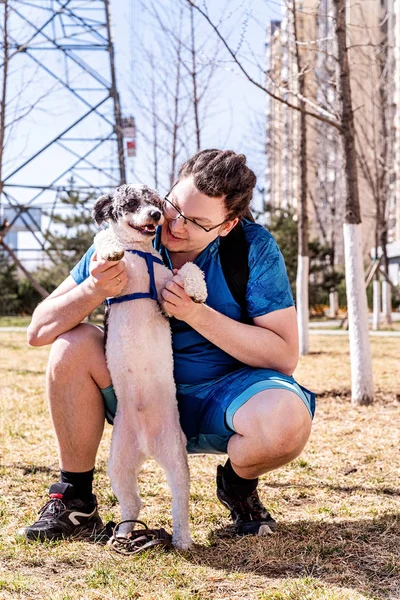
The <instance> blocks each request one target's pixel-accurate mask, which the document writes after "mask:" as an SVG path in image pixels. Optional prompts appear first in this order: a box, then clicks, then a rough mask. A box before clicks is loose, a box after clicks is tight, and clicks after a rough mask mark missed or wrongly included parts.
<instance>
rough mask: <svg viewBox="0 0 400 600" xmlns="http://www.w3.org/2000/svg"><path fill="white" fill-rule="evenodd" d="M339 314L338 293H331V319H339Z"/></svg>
mask: <svg viewBox="0 0 400 600" xmlns="http://www.w3.org/2000/svg"><path fill="white" fill-rule="evenodd" d="M338 312H339V295H338V293H337V292H329V316H330V317H331V319H334V318H335V317H337V315H338Z"/></svg>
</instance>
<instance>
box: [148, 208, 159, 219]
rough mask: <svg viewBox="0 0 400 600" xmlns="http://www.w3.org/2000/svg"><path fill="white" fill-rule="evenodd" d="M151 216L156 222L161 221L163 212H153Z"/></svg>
mask: <svg viewBox="0 0 400 600" xmlns="http://www.w3.org/2000/svg"><path fill="white" fill-rule="evenodd" d="M150 216H151V218H152V219H153V220H154V221H159V220H160V219H161V212H160V211H159V210H152V211H151V213H150Z"/></svg>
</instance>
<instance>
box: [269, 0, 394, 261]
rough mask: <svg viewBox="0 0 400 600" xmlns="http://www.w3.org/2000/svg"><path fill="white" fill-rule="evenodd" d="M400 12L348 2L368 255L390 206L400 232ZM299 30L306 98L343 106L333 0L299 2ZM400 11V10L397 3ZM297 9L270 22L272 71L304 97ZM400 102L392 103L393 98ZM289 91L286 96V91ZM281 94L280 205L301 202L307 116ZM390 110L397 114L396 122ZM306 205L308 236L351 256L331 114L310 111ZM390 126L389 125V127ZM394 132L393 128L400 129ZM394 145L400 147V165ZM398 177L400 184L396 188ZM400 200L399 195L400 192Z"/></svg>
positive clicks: (276, 192) (272, 120)
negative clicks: (325, 117) (321, 116)
mask: <svg viewBox="0 0 400 600" xmlns="http://www.w3.org/2000/svg"><path fill="white" fill-rule="evenodd" d="M393 3H394V4H395V5H396V6H397V8H396V10H397V11H400V0H363V2H354V3H350V4H349V12H348V47H349V61H350V69H351V86H352V97H353V108H354V118H355V128H356V136H357V152H358V157H359V163H358V183H359V193H360V206H361V218H362V240H363V252H364V256H365V258H366V260H367V259H368V256H369V253H370V248H371V247H373V246H375V240H376V235H377V227H376V224H377V219H379V217H380V215H381V217H382V214H384V216H385V217H387V216H388V215H389V213H390V215H391V219H390V232H389V235H390V236H391V237H390V239H400V231H399V229H400V218H399V204H400V203H399V200H398V199H399V198H400V178H399V180H398V181H395V182H394V183H393V182H392V184H391V185H390V189H393V192H392V194H391V196H390V197H388V189H389V183H390V178H391V177H392V179H393V173H394V172H400V170H399V167H400V51H399V52H397V53H395V60H394V59H392V57H391V54H390V51H389V48H390V47H391V44H392V42H391V41H390V40H391V39H392V38H391V36H394V30H393V27H394V25H393V19H392V18H389V16H390V10H391V4H393ZM296 4H297V11H296V15H297V16H296V18H297V25H298V28H297V29H298V38H299V46H300V52H301V60H302V64H303V68H304V69H305V73H306V79H307V84H306V97H307V98H308V99H309V100H311V101H312V102H314V103H315V104H317V105H318V106H319V107H321V108H323V109H325V110H326V111H327V112H329V113H330V114H332V115H337V116H339V115H340V104H339V97H338V70H337V61H336V59H335V55H336V44H335V32H334V19H333V8H332V0H320V1H317V0H304V1H303V2H297V3H296ZM399 14H400V12H399ZM396 28H397V29H396V31H395V34H396V36H397V37H396V39H397V42H396V44H395V48H397V49H399V48H400V17H399V18H398V19H397V24H396ZM293 32H294V27H293V13H292V10H291V9H290V7H287V6H285V8H284V9H283V13H282V21H281V22H280V23H279V24H277V23H276V22H274V24H273V25H272V24H271V26H270V27H269V32H268V36H267V38H268V51H267V60H268V63H267V71H268V82H267V83H269V87H270V88H271V87H272V88H273V89H275V90H280V91H281V92H282V90H287V91H285V94H286V97H290V98H291V100H292V101H294V102H296V91H297V70H296V55H295V50H294V48H295V44H294V35H293ZM393 62H395V64H396V68H397V69H398V71H397V75H396V77H394V80H395V82H396V83H395V89H394V90H392V88H391V86H390V85H389V83H390V82H391V81H392V79H391V77H390V76H389V74H388V73H389V72H390V71H391V69H392V68H393V67H392V64H393ZM393 96H394V98H395V103H394V105H395V107H397V105H398V107H399V108H398V112H397V111H396V110H394V109H392V107H391V102H392V97H393ZM284 97H285V96H284ZM279 104H281V103H280V102H279V101H277V100H271V99H269V100H268V109H267V137H268V144H267V151H268V168H267V179H268V177H270V179H269V187H268V190H267V196H266V201H268V202H269V203H270V204H271V205H272V206H279V207H281V206H292V207H293V208H296V205H297V198H298V197H299V193H300V192H299V189H300V187H299V186H300V182H299V169H298V164H299V157H298V147H299V146H298V141H299V133H300V132H299V122H300V121H299V116H298V113H297V114H295V111H294V110H293V109H290V108H288V107H286V106H282V105H281V106H278V105H279ZM392 110H394V112H395V114H396V119H397V121H396V125H395V127H394V131H393V129H392V127H391V122H392ZM307 122H308V125H307V134H308V135H307V137H308V144H307V145H308V148H307V163H308V177H307V183H308V210H309V217H310V219H309V220H310V238H315V237H317V238H318V239H319V240H320V241H321V242H324V243H328V244H329V245H330V246H331V247H333V248H334V254H335V264H343V262H344V258H343V253H344V249H343V235H342V224H343V219H344V205H345V198H346V186H345V179H344V159H343V148H342V140H341V137H340V134H339V132H338V130H337V129H336V128H334V127H332V126H331V125H329V124H327V123H323V122H321V121H319V120H317V119H314V118H312V117H307ZM386 130H388V133H387V134H385V131H386ZM394 132H396V135H397V137H396V141H394V137H393V140H392V134H393V136H394V135H395V133H394ZM393 148H399V151H398V152H397V155H398V159H397V160H398V166H397V168H394V166H393V161H392V157H393V156H394V154H393ZM396 186H398V187H399V190H398V191H397V190H395V188H396ZM395 199H397V200H396V201H395Z"/></svg>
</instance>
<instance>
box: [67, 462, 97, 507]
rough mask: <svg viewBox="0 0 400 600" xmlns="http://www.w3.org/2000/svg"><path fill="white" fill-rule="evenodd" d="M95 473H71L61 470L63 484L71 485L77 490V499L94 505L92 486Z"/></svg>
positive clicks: (92, 471)
mask: <svg viewBox="0 0 400 600" xmlns="http://www.w3.org/2000/svg"><path fill="white" fill-rule="evenodd" d="M93 473H94V469H92V470H91V471H86V472H85V473H70V472H69V471H63V470H62V469H61V470H60V476H61V477H60V480H61V483H71V484H72V485H73V486H74V489H75V497H76V498H79V499H80V500H83V501H84V502H87V503H88V504H93V495H92V485H93Z"/></svg>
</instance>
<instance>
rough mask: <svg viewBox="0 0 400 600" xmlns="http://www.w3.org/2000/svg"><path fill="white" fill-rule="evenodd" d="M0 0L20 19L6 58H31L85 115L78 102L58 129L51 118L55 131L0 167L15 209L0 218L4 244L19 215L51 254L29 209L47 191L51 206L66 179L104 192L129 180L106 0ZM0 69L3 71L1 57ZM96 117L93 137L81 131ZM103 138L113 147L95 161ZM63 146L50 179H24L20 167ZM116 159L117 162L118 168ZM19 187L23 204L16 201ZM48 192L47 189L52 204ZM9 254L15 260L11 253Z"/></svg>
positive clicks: (6, 202)
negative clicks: (6, 166) (106, 159)
mask: <svg viewBox="0 0 400 600" xmlns="http://www.w3.org/2000/svg"><path fill="white" fill-rule="evenodd" d="M1 2H2V4H3V5H4V4H5V7H7V4H8V6H9V10H10V15H11V16H12V18H13V20H14V23H18V26H19V28H20V31H22V33H21V34H20V36H18V28H16V30H17V35H15V36H14V35H13V34H12V33H10V34H9V41H8V52H9V64H11V62H12V60H13V59H14V57H15V56H18V57H19V59H20V60H21V59H22V60H23V61H25V62H28V63H30V64H32V65H33V66H34V67H35V69H37V70H38V71H40V72H42V73H45V75H44V76H45V77H46V78H48V79H49V80H53V81H54V82H55V85H56V86H57V89H58V90H60V89H62V90H64V93H65V101H66V102H67V101H68V100H69V99H70V100H71V101H72V103H73V105H74V107H79V110H83V114H77V108H75V110H74V111H71V114H68V116H67V121H68V122H67V123H62V126H60V127H58V126H57V120H52V122H51V127H52V128H53V129H54V134H55V135H54V136H51V139H50V140H49V141H46V143H44V144H43V145H41V146H40V147H39V148H38V149H35V150H34V151H33V152H32V153H31V154H29V155H28V156H24V157H23V158H21V159H20V160H18V161H17V162H16V164H14V165H13V168H12V169H11V170H10V171H9V172H7V173H5V172H4V168H3V174H2V176H0V205H1V204H3V206H4V207H11V208H13V209H14V210H15V215H14V217H13V219H12V220H11V221H10V222H8V223H1V222H0V241H1V243H2V245H3V247H6V245H5V244H4V240H3V238H4V235H5V233H6V231H8V230H9V229H10V228H12V226H13V224H14V223H15V221H16V220H17V219H19V220H20V222H21V221H22V222H23V223H24V225H25V226H26V229H27V230H30V231H31V233H32V235H33V236H34V237H35V239H36V241H37V242H38V243H39V246H40V248H41V249H42V250H43V251H44V252H46V253H48V251H47V248H46V234H45V231H44V230H42V228H41V226H40V224H39V223H37V222H35V217H34V215H33V214H32V213H31V212H29V210H28V208H29V207H34V206H38V205H40V203H41V202H43V198H44V196H46V198H47V204H51V205H52V211H53V212H54V211H55V210H56V209H57V203H58V201H59V195H60V193H62V192H65V191H67V190H68V189H69V186H68V179H70V178H71V177H73V178H74V180H75V183H74V189H76V190H82V191H86V192H89V191H97V192H98V193H104V191H105V189H107V188H108V189H109V188H114V187H116V186H117V185H119V184H121V183H126V165H125V153H124V141H123V119H122V115H121V105H120V98H119V94H118V89H117V78H116V66H115V51H114V43H113V39H112V32H111V16H110V0H8V2H7V0H1ZM0 6H1V4H0ZM27 32H28V34H27ZM3 33H4V32H3ZM61 59H62V60H61ZM91 63H92V64H91ZM93 63H94V64H93ZM60 64H61V65H62V66H61V67H60ZM99 67H101V68H99ZM1 68H2V69H4V63H3V65H2V66H1ZM104 71H108V73H104ZM93 117H95V119H96V120H97V123H99V129H101V132H100V133H99V134H97V135H96V133H95V134H94V135H93V133H90V135H89V134H88V132H87V131H85V126H86V127H89V129H90V127H91V126H90V125H89V123H90V121H89V119H92V121H91V123H93ZM100 123H101V126H100ZM105 144H109V147H110V150H108V149H107V152H108V156H109V159H110V160H109V164H106V165H104V164H99V160H98V159H97V158H95V157H96V152H100V149H101V150H103V149H104V148H105V146H104V145H105ZM60 148H61V149H62V151H63V157H64V158H63V160H62V161H61V162H60V164H59V165H58V164H57V166H56V168H55V169H54V165H53V169H54V171H53V172H52V174H51V177H50V178H49V177H48V174H47V173H46V177H47V181H43V184H41V183H39V184H38V183H37V182H35V183H32V182H31V181H29V177H28V178H26V177H25V176H24V170H25V173H28V174H29V173H31V174H32V173H33V172H35V169H36V165H39V164H40V160H43V158H44V156H45V153H49V152H52V151H54V152H55V151H57V152H59V151H60ZM107 148H108V147H107ZM46 156H49V154H47V155H46ZM66 156H68V159H67V158H66ZM114 161H117V164H118V169H117V174H115V171H116V169H115V167H114V166H113V162H114ZM46 177H43V179H46ZM49 179H50V180H49ZM22 191H23V196H24V201H23V202H22V201H21V199H20V198H21V196H22ZM49 193H51V195H52V200H51V201H50V202H49V201H48V199H49ZM27 194H28V197H27ZM6 249H7V247H6ZM13 259H14V260H15V259H16V257H15V255H14V256H13Z"/></svg>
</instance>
